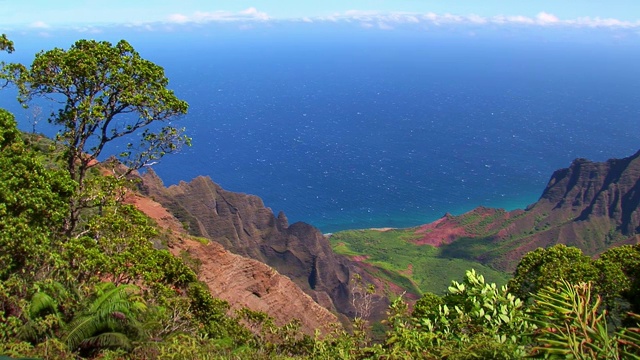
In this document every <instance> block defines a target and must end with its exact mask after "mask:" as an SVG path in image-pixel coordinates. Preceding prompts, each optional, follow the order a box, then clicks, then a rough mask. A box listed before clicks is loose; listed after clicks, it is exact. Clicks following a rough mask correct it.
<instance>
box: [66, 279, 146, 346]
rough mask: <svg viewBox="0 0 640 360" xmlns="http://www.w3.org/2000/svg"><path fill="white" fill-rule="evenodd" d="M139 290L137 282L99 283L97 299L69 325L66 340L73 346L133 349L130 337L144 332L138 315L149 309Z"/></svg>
mask: <svg viewBox="0 0 640 360" xmlns="http://www.w3.org/2000/svg"><path fill="white" fill-rule="evenodd" d="M139 292H140V290H139V289H138V288H137V287H136V286H133V285H120V286H115V285H114V284H113V283H104V284H101V285H100V286H98V288H97V292H96V295H97V298H96V299H95V300H93V302H92V303H91V304H89V307H88V309H87V310H86V311H85V312H83V313H81V314H80V315H78V316H77V317H76V318H75V319H73V320H72V321H71V323H70V324H69V325H68V327H67V329H68V331H67V335H66V337H65V341H66V343H67V346H68V347H69V349H71V350H76V349H82V350H91V349H101V348H119V349H123V350H130V349H131V339H129V336H134V337H138V336H140V335H141V334H142V331H141V330H140V329H141V326H140V324H139V322H138V321H137V317H138V316H139V315H140V314H141V313H142V312H143V311H145V310H146V305H145V304H144V302H143V301H142V298H141V297H140V295H139Z"/></svg>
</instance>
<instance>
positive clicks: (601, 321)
mask: <svg viewBox="0 0 640 360" xmlns="http://www.w3.org/2000/svg"><path fill="white" fill-rule="evenodd" d="M558 285H559V287H558V289H556V288H552V287H546V288H544V289H543V290H541V291H540V292H539V293H537V294H535V295H534V296H533V297H534V299H535V306H534V309H533V314H534V317H533V319H532V321H533V322H534V323H535V324H536V325H537V326H538V328H539V329H540V332H539V334H538V336H537V338H536V340H537V341H538V342H539V343H540V345H539V346H537V347H535V348H534V352H535V353H536V354H537V355H540V356H562V357H571V358H575V359H600V358H603V359H617V358H618V355H619V349H618V346H617V341H616V340H617V339H616V337H615V336H611V335H610V334H609V332H608V329H607V322H606V319H605V313H604V312H601V311H600V305H601V299H600V297H599V296H596V297H595V298H594V297H592V296H591V284H590V283H581V284H579V285H572V284H569V283H568V282H566V281H564V280H563V281H561V282H560V283H558Z"/></svg>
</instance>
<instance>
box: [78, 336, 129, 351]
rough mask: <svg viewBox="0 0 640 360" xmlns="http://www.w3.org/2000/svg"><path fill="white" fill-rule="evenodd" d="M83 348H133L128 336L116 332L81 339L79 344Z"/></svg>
mask: <svg viewBox="0 0 640 360" xmlns="http://www.w3.org/2000/svg"><path fill="white" fill-rule="evenodd" d="M79 347H80V348H83V349H95V348H100V349H105V348H117V349H123V350H126V351H130V350H131V349H132V348H133V345H132V344H131V340H130V339H129V337H128V336H126V335H125V334H122V333H118V332H107V333H102V334H99V335H96V336H92V337H90V338H87V339H84V340H82V342H81V343H80V344H79Z"/></svg>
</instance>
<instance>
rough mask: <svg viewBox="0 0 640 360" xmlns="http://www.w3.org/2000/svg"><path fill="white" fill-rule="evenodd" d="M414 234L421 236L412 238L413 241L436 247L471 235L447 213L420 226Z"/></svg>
mask: <svg viewBox="0 0 640 360" xmlns="http://www.w3.org/2000/svg"><path fill="white" fill-rule="evenodd" d="M415 234H416V235H422V236H421V237H420V238H418V239H415V240H413V243H415V244H417V245H431V246H436V247H439V246H442V245H446V244H451V243H452V242H454V241H455V240H456V239H459V238H461V237H466V236H471V234H469V233H468V232H467V231H466V230H465V229H464V227H463V226H461V225H459V224H457V223H456V222H454V221H452V220H451V217H450V216H447V215H445V216H444V217H442V218H440V219H438V220H436V221H434V222H432V223H430V224H426V225H422V226H420V227H419V228H418V230H416V232H415Z"/></svg>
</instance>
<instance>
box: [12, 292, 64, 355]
mask: <svg viewBox="0 0 640 360" xmlns="http://www.w3.org/2000/svg"><path fill="white" fill-rule="evenodd" d="M27 315H28V319H27V322H26V323H25V324H24V325H22V327H20V330H19V335H18V336H19V337H20V338H21V339H23V340H26V341H30V342H39V341H41V340H42V339H43V338H45V337H47V336H48V335H51V334H52V332H53V331H54V328H57V327H58V326H60V325H61V323H62V321H61V319H60V316H59V314H58V304H57V303H56V301H55V300H54V299H53V298H52V297H51V296H49V294H47V293H45V292H42V291H39V292H36V293H35V294H33V296H32V297H31V302H30V304H29V311H28V312H27Z"/></svg>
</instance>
